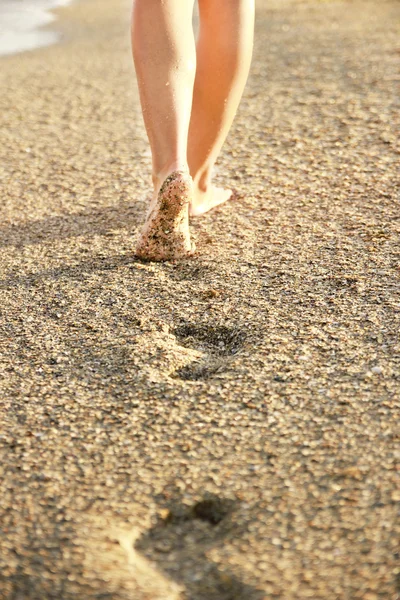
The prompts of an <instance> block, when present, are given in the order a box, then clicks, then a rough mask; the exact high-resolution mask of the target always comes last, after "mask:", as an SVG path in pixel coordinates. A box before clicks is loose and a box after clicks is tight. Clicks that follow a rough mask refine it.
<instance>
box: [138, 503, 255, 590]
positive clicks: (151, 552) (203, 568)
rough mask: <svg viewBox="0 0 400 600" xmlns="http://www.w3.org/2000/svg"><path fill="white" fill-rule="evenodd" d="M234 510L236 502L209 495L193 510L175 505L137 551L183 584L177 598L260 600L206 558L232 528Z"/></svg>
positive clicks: (144, 539)
mask: <svg viewBox="0 0 400 600" xmlns="http://www.w3.org/2000/svg"><path fill="white" fill-rule="evenodd" d="M234 508H235V501H233V500H231V499H224V498H219V497H217V496H211V495H210V496H207V497H205V498H204V499H202V500H200V501H199V502H196V503H195V504H193V505H192V506H186V505H183V504H181V503H179V502H178V503H174V504H172V505H170V507H169V508H168V509H164V510H162V511H161V515H160V518H159V520H158V521H157V523H156V524H155V525H154V526H153V527H152V528H151V529H149V530H148V531H147V532H145V533H143V535H142V536H141V537H140V538H139V540H138V541H137V542H136V544H135V551H137V552H138V553H139V554H141V555H142V556H145V557H146V559H149V560H150V561H151V562H152V563H153V564H155V565H157V567H158V569H159V570H160V571H161V572H162V573H164V574H165V575H167V576H168V578H169V579H170V580H173V581H174V582H176V583H178V584H180V586H182V584H183V592H182V593H181V595H180V596H179V598H180V600H262V599H263V598H264V595H263V594H262V593H261V592H260V591H259V590H257V589H256V588H253V587H251V586H249V585H247V584H245V583H243V582H241V581H240V580H239V579H238V578H237V577H236V576H235V575H234V574H232V573H230V572H229V571H224V570H222V569H220V568H219V567H218V566H217V565H215V564H213V563H212V562H210V560H209V559H208V557H207V553H208V552H209V551H210V550H211V549H212V548H213V547H214V546H216V545H218V544H220V543H221V542H222V540H223V538H224V537H225V536H226V535H227V534H228V533H230V532H232V529H233V528H234V527H235V525H234V523H233V521H232V519H231V518H230V517H231V514H232V512H233V510H234ZM181 589H182V587H181Z"/></svg>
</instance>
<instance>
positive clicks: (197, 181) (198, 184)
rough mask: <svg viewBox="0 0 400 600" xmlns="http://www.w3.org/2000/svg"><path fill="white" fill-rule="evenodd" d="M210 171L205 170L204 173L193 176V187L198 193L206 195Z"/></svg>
mask: <svg viewBox="0 0 400 600" xmlns="http://www.w3.org/2000/svg"><path fill="white" fill-rule="evenodd" d="M211 171H212V169H210V168H207V169H206V170H204V171H201V172H199V173H196V174H195V175H194V176H193V183H194V187H195V188H196V189H197V190H199V191H200V192H203V193H206V192H207V191H208V190H209V189H210V187H211V178H212V172H211Z"/></svg>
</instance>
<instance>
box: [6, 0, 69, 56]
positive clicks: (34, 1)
mask: <svg viewBox="0 0 400 600" xmlns="http://www.w3.org/2000/svg"><path fill="white" fill-rule="evenodd" d="M70 1H71V0H0V55H2V54H3V55H5V54H15V53H17V52H24V51H26V50H33V49H34V48H39V47H41V46H48V45H49V44H54V43H56V42H57V41H58V40H59V34H58V33H57V31H55V30H54V31H53V30H52V29H48V28H46V30H43V29H42V28H43V27H45V26H48V25H49V24H50V23H52V22H54V21H55V20H56V16H55V15H54V14H53V13H52V12H51V11H52V9H54V8H58V7H60V6H65V5H66V4H69V3H70Z"/></svg>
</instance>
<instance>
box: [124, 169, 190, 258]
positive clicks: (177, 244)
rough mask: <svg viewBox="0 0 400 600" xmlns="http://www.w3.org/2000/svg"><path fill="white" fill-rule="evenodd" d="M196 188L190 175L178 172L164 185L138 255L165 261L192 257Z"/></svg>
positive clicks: (143, 232) (140, 244) (150, 214)
mask: <svg viewBox="0 0 400 600" xmlns="http://www.w3.org/2000/svg"><path fill="white" fill-rule="evenodd" d="M192 196H193V184H192V179H191V177H190V175H189V173H187V172H185V171H174V172H173V173H171V174H170V175H169V176H168V177H167V178H166V179H165V181H164V183H163V184H162V186H161V188H160V191H159V193H158V196H157V199H156V202H155V204H154V206H153V207H152V208H151V210H150V211H149V214H148V216H147V219H146V223H145V224H144V227H143V230H142V233H141V235H140V238H139V241H138V244H137V246H136V251H135V255H136V256H138V257H139V258H143V259H145V260H154V261H163V260H173V259H177V258H183V257H185V256H190V255H192V254H193V253H194V250H195V246H194V244H193V243H192V242H191V240H190V233H189V204H190V202H191V200H192Z"/></svg>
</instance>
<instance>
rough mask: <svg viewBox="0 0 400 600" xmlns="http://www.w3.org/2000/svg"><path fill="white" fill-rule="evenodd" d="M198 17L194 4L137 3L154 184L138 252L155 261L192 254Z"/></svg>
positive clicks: (135, 42)
mask: <svg viewBox="0 0 400 600" xmlns="http://www.w3.org/2000/svg"><path fill="white" fill-rule="evenodd" d="M192 13H193V0H163V1H161V0H135V1H134V4H133V15H132V50H133V57H134V61H135V67H136V73H137V79H138V85H139V94H140V100H141V105H142V110H143V117H144V122H145V126H146V130H147V134H148V137H149V142H150V147H151V152H152V159H153V184H154V196H153V201H152V203H151V206H150V209H149V212H148V214H147V218H146V223H145V227H144V229H143V232H142V235H141V238H140V240H139V244H138V247H137V249H136V253H137V254H138V255H140V256H142V257H143V258H149V259H152V260H166V259H170V258H177V257H179V256H182V255H185V254H188V253H190V252H191V250H192V248H191V243H190V235H189V224H188V207H189V204H190V202H191V201H192V182H191V178H190V176H189V174H188V165H187V137H188V129H189V122H190V114H191V106H192V96H193V85H194V77H195V69H196V51H195V42H194V35H193V29H192ZM174 173H175V174H177V175H176V176H175V177H173V178H172V179H171V177H170V176H171V174H174ZM167 179H168V182H167V184H166V180H167Z"/></svg>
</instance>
